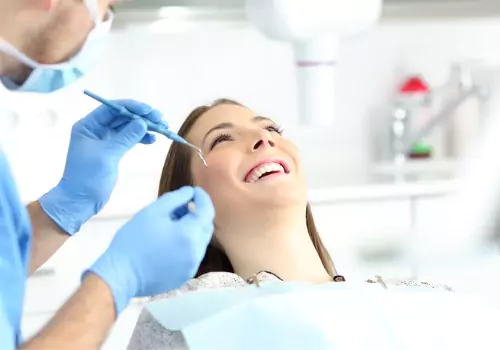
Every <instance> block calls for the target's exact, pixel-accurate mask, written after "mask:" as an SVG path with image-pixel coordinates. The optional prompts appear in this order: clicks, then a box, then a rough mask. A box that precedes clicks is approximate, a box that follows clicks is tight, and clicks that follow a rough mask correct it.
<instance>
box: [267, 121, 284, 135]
mask: <svg viewBox="0 0 500 350" xmlns="http://www.w3.org/2000/svg"><path fill="white" fill-rule="evenodd" d="M266 130H267V131H269V132H275V133H278V134H280V135H281V134H282V133H283V129H282V128H280V127H279V126H278V125H275V124H272V125H268V126H266Z"/></svg>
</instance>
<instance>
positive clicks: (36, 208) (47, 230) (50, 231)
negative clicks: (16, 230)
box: [26, 201, 70, 274]
mask: <svg viewBox="0 0 500 350" xmlns="http://www.w3.org/2000/svg"><path fill="white" fill-rule="evenodd" d="M26 209H27V210H28V213H29V216H30V219H31V227H32V230H33V231H32V232H33V236H32V246H31V259H30V265H29V273H30V274H31V273H33V272H34V271H35V270H36V269H38V268H39V267H40V266H41V265H43V264H44V263H45V262H46V261H47V260H48V259H49V258H50V257H51V256H52V255H53V254H54V253H55V252H56V251H57V250H58V249H59V248H61V246H62V245H63V244H64V242H66V240H67V239H68V238H69V237H70V236H69V235H68V234H67V233H66V232H64V231H63V230H62V229H61V228H60V227H59V226H57V225H56V224H55V222H54V221H52V219H51V218H50V217H49V216H47V214H45V212H44V211H43V209H42V207H41V206H40V203H38V201H37V202H33V203H31V204H29V205H28V206H27V207H26Z"/></svg>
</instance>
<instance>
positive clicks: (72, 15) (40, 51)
mask: <svg viewBox="0 0 500 350" xmlns="http://www.w3.org/2000/svg"><path fill="white" fill-rule="evenodd" d="M93 1H94V2H95V3H97V8H98V13H97V14H92V13H90V11H89V8H88V7H87V6H86V5H85V3H84V1H83V0H78V1H75V0H59V1H55V2H53V5H52V6H51V7H50V6H49V7H47V8H44V9H43V10H44V11H43V12H42V11H40V14H39V16H38V17H36V16H35V17H34V19H33V20H36V18H40V20H39V22H40V25H39V26H38V30H37V32H35V33H33V38H32V40H31V41H32V45H30V47H28V48H26V49H25V50H24V51H25V52H24V53H25V54H26V55H27V56H29V57H30V58H32V59H33V60H35V61H36V62H39V63H44V64H55V63H60V62H64V61H66V60H68V59H69V58H70V57H72V56H74V55H75V54H76V53H78V52H79V51H80V49H81V48H82V46H83V44H84V43H85V40H86V38H87V36H88V34H89V33H90V32H91V30H92V29H93V28H94V18H93V15H97V16H98V17H99V18H100V19H101V20H103V21H104V20H106V17H107V14H108V13H109V10H110V8H111V6H113V5H114V4H116V3H117V2H118V0H93ZM33 11H34V10H33ZM34 12H36V11H34ZM33 16H34V15H33Z"/></svg>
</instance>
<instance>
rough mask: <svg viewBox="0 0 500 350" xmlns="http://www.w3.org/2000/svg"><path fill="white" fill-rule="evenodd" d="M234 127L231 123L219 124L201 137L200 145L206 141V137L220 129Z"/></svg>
mask: <svg viewBox="0 0 500 350" xmlns="http://www.w3.org/2000/svg"><path fill="white" fill-rule="evenodd" d="M233 126H234V125H233V123H220V124H217V125H216V126H214V127H213V128H211V129H210V130H208V131H207V133H206V134H205V136H203V140H202V141H201V142H202V143H205V140H206V139H207V137H208V135H210V134H211V133H212V132H214V131H217V130H220V129H227V128H232V127H233Z"/></svg>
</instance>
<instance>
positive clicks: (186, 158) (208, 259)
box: [158, 99, 336, 278]
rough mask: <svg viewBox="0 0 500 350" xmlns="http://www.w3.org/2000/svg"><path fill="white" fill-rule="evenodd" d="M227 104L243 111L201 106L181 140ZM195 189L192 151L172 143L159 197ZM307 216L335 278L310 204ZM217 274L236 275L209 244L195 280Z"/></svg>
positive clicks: (183, 128)
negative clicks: (211, 110)
mask: <svg viewBox="0 0 500 350" xmlns="http://www.w3.org/2000/svg"><path fill="white" fill-rule="evenodd" d="M224 104H230V105H237V106H242V107H244V106H243V105H242V104H240V103H238V102H236V101H233V100H229V99H219V100H216V101H215V102H213V103H212V104H211V105H207V106H200V107H198V108H196V109H195V110H193V111H192V112H191V113H190V114H189V116H188V117H187V118H186V120H185V121H184V123H183V124H182V126H181V127H180V129H179V132H178V134H179V136H181V137H186V135H187V134H188V133H189V131H190V130H191V128H192V127H193V125H194V124H195V123H196V122H197V121H198V119H199V118H200V117H201V116H202V115H203V114H204V113H206V112H207V111H209V110H210V109H211V108H214V107H216V106H220V105H224ZM192 185H193V179H192V176H191V151H190V150H189V149H188V148H187V147H183V146H181V145H179V144H178V143H172V145H171V146H170V149H169V151H168V154H167V158H166V159H165V164H164V165H163V171H162V174H161V179H160V187H159V190H158V195H159V196H161V195H162V194H164V193H166V192H170V191H175V190H177V189H179V188H181V187H183V186H192ZM305 215H306V224H307V231H308V232H309V236H310V237H311V241H312V243H313V245H314V248H316V251H317V252H318V255H319V257H320V259H321V262H322V263H323V266H324V267H325V270H326V271H327V272H328V274H329V275H330V276H332V278H333V277H334V276H335V275H336V271H335V266H334V264H333V261H332V259H331V257H330V254H329V253H328V251H327V250H326V248H325V246H324V245H323V242H322V241H321V238H320V237H319V234H318V231H317V229H316V225H315V224H314V219H313V215H312V212H311V206H310V205H309V203H308V204H307V207H306V210H305ZM214 271H226V272H234V269H233V266H232V265H231V262H230V261H229V258H228V257H227V255H226V254H225V253H224V252H223V251H222V250H221V249H220V248H218V247H216V246H215V244H212V243H210V244H209V246H208V248H207V252H206V254H205V257H204V258H203V261H202V262H201V264H200V267H199V269H198V272H197V273H196V277H198V276H201V275H203V274H205V273H208V272H214Z"/></svg>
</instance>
